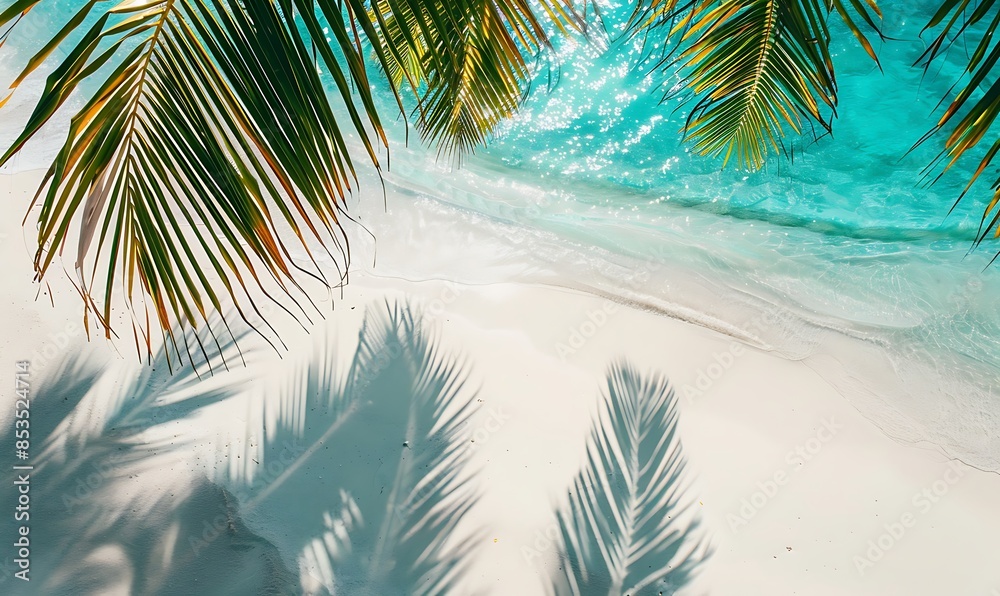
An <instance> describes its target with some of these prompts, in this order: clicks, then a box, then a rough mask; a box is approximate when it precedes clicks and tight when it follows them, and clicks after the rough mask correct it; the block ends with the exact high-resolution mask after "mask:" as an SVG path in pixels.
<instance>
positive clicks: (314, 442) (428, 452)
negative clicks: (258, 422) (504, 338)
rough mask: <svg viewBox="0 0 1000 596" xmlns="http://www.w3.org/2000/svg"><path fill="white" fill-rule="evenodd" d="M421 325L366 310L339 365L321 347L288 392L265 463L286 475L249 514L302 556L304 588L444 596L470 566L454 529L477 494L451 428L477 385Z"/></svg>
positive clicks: (457, 425) (390, 310) (461, 420)
mask: <svg viewBox="0 0 1000 596" xmlns="http://www.w3.org/2000/svg"><path fill="white" fill-rule="evenodd" d="M419 320H420V319H419V316H416V315H414V313H413V312H412V311H411V310H410V309H409V308H408V307H406V306H399V305H395V304H390V303H386V304H385V306H384V307H383V306H374V307H371V308H369V309H368V310H367V311H366V314H365V319H364V323H363V325H362V327H361V330H360V332H359V336H358V348H357V350H356V352H355V353H354V356H353V359H352V360H351V362H350V365H349V367H348V368H347V370H346V371H338V370H336V368H337V367H336V365H335V362H336V358H335V354H334V353H333V348H332V347H331V344H330V343H329V342H327V343H326V345H325V347H324V348H323V349H321V350H320V351H318V352H317V354H316V355H315V356H314V357H313V358H312V359H311V361H310V362H309V363H308V365H307V366H306V367H305V370H303V371H302V372H301V374H300V375H298V376H297V377H296V379H295V380H294V381H293V382H292V383H290V384H289V386H288V387H287V389H286V394H287V395H286V397H287V399H288V401H289V402H291V403H293V404H294V405H293V406H291V407H289V408H288V410H289V411H290V412H291V413H290V414H289V415H288V416H286V418H287V419H286V420H284V421H282V422H281V423H279V424H278V425H277V431H276V432H274V433H272V434H270V435H269V436H268V437H267V440H266V446H265V452H264V460H262V461H271V462H274V461H278V462H282V468H283V470H282V471H281V472H280V474H277V475H276V477H275V478H274V479H273V480H272V481H271V482H269V483H266V485H264V486H261V487H259V488H255V489H252V490H250V491H248V493H247V499H246V502H247V507H246V508H245V509H246V510H247V511H248V512H252V514H253V515H258V514H259V515H261V516H264V517H266V519H267V520H269V521H268V527H276V528H281V529H282V531H281V533H280V534H279V535H276V536H273V537H272V540H274V542H275V543H276V544H278V545H279V547H280V549H281V551H282V552H284V553H289V552H295V553H299V556H298V565H299V573H300V578H301V590H302V592H303V593H305V594H334V593H337V594H352V595H354V594H358V595H364V594H372V595H385V594H442V593H447V592H448V591H449V590H450V589H451V588H452V587H453V584H454V581H455V579H456V578H458V577H459V576H460V575H461V573H462V572H463V571H464V570H465V568H466V567H467V561H468V555H469V554H470V552H471V544H472V541H473V538H472V537H468V538H464V539H462V538H454V539H452V538H453V537H452V534H454V530H455V528H456V526H457V524H458V523H459V522H460V521H461V520H462V518H463V516H464V515H465V514H466V513H467V512H468V511H469V509H470V508H471V507H472V506H473V505H474V503H475V500H476V494H475V492H474V490H473V489H472V488H471V487H470V486H469V482H468V480H467V476H466V475H465V474H464V473H463V467H464V466H465V464H466V460H467V457H466V453H467V451H466V450H465V449H464V447H465V444H464V442H463V441H462V440H461V439H460V437H459V431H460V430H461V428H462V427H463V425H465V424H466V422H467V420H468V417H469V414H470V413H471V407H472V405H471V404H472V402H473V401H474V399H473V398H474V396H475V391H470V390H467V389H468V387H467V383H466V375H465V374H464V369H465V366H464V365H463V364H462V363H461V362H459V361H457V360H455V359H453V358H450V357H448V356H446V355H444V354H442V353H441V352H440V351H439V350H438V348H437V347H436V342H435V341H434V340H433V338H431V337H430V336H429V332H427V331H426V330H425V329H424V328H423V326H422V325H421V324H420V323H419ZM298 400H304V402H302V403H296V402H298ZM303 411H304V413H305V416H297V415H295V413H296V412H303ZM296 420H302V421H303V422H302V423H301V427H299V425H298V424H296V423H295V421H296ZM290 453H295V454H297V455H296V457H295V458H294V460H291V461H289V460H290V458H289V457H288V456H289V454H290ZM235 490H247V489H246V487H236V488H235ZM289 503H294V504H295V505H294V508H292V509H293V510H292V509H290V508H289V506H288V504H289ZM275 522H277V523H275ZM304 538H306V540H303V539H304Z"/></svg>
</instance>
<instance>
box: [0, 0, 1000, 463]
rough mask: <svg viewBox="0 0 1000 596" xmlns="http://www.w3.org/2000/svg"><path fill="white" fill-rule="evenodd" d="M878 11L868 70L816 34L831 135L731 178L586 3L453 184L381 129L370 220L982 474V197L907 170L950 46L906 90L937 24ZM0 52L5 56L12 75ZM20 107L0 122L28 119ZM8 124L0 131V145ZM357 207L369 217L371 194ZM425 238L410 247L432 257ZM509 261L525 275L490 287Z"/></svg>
mask: <svg viewBox="0 0 1000 596" xmlns="http://www.w3.org/2000/svg"><path fill="white" fill-rule="evenodd" d="M60 4H61V5H62V7H61V8H59V7H58V5H60ZM66 4H67V3H55V2H50V3H44V2H43V3H42V4H41V5H40V7H39V8H38V9H37V11H45V10H50V11H53V12H52V13H51V14H47V13H42V14H41V15H35V14H33V15H32V17H33V19H32V21H31V22H30V23H27V24H26V30H27V31H29V32H31V31H32V29H31V28H30V27H34V28H36V29H34V30H35V31H36V32H38V33H42V34H44V33H51V31H46V30H45V27H46V26H52V25H51V23H54V22H56V21H57V20H58V18H60V17H61V16H62V15H64V14H65V13H66V10H67V8H66V6H65V5H66ZM69 4H74V3H69ZM937 4H940V3H939V2H938V3H937ZM879 5H880V6H881V7H882V9H883V12H884V15H885V20H884V23H883V25H884V32H885V34H886V35H887V36H888V37H890V38H893V40H892V41H886V42H883V43H876V49H877V50H878V55H879V58H880V60H881V64H882V69H881V70H880V69H879V68H878V67H877V66H876V65H875V64H874V63H873V62H872V61H871V60H870V59H869V58H868V57H867V56H866V55H865V54H864V52H863V51H862V50H861V49H860V47H858V45H857V43H856V42H855V40H854V39H853V37H852V36H851V35H850V33H849V32H848V31H847V30H846V28H845V27H843V26H842V25H840V24H839V23H836V22H834V23H833V24H832V33H833V36H834V61H835V68H836V73H837V80H838V83H839V91H840V105H839V106H838V110H837V112H838V117H837V119H836V120H835V121H834V125H833V134H832V135H827V136H824V137H822V138H820V139H818V140H814V139H813V138H812V137H811V136H805V137H803V138H800V139H786V143H787V145H788V147H789V148H790V150H791V152H792V153H793V158H792V159H789V158H783V157H782V158H773V159H772V160H771V161H770V163H769V165H768V167H767V168H766V169H765V170H764V171H761V172H744V171H739V170H737V169H734V168H729V169H726V170H725V171H723V170H722V169H721V161H719V160H716V159H712V158H706V157H701V156H697V155H694V154H692V153H691V152H690V151H689V150H688V147H687V146H686V145H685V144H683V143H682V142H681V136H680V134H679V130H680V128H681V126H682V124H683V122H684V120H685V117H686V115H687V112H686V107H685V105H684V104H681V103H680V101H679V100H677V99H669V100H667V101H665V102H661V98H662V97H663V93H664V91H666V90H669V89H670V87H671V86H672V85H674V84H676V83H677V81H678V80H679V78H678V77H677V76H676V75H674V76H672V77H671V76H666V77H664V76H662V75H660V74H657V73H654V72H653V71H652V62H651V61H650V60H649V59H646V58H644V56H647V54H648V53H649V52H650V51H656V50H658V49H660V48H655V47H653V46H652V45H651V44H652V43H653V42H652V41H647V46H645V47H643V46H642V44H640V43H639V42H632V41H623V40H620V39H618V38H619V33H620V25H621V23H622V22H623V20H624V18H625V17H626V16H627V15H628V13H629V12H630V10H631V6H630V5H629V4H628V3H615V2H606V1H605V2H602V3H601V4H600V6H601V7H602V13H603V15H604V19H605V22H604V25H605V27H606V28H607V32H608V38H609V42H608V43H607V44H606V47H605V48H598V47H595V46H594V45H588V44H585V43H579V42H574V41H557V43H556V48H555V50H554V51H553V52H551V53H549V54H547V55H546V56H544V57H543V58H542V59H540V60H539V61H538V62H537V65H536V74H535V77H534V80H533V81H532V82H531V88H530V92H529V93H528V95H527V98H526V101H525V103H524V105H523V107H522V109H521V110H520V112H519V113H518V114H517V116H516V117H515V118H514V119H513V120H511V121H510V122H507V123H505V124H504V125H503V126H502V128H501V129H500V130H499V131H498V133H497V134H496V137H495V138H494V139H493V140H492V141H491V142H490V143H489V145H488V146H486V147H484V148H482V149H481V150H479V151H478V152H477V153H476V154H475V155H473V156H470V157H469V158H468V159H466V160H465V162H464V163H463V164H462V166H461V168H459V169H454V168H451V167H450V166H448V165H447V164H445V165H442V164H437V165H435V161H434V157H435V151H434V149H433V148H427V147H422V146H420V143H419V142H418V141H416V140H415V138H416V135H415V133H414V132H413V130H412V129H411V131H410V140H409V144H408V145H406V146H404V144H403V139H404V130H403V125H402V124H398V125H396V126H395V127H394V128H393V129H392V131H391V133H392V137H393V140H394V141H395V144H394V146H393V148H392V154H391V155H392V157H391V167H390V169H389V173H388V174H387V176H386V180H387V182H388V184H389V189H390V193H389V195H388V203H387V205H388V206H387V210H388V211H389V212H393V210H395V211H396V212H400V211H405V210H406V206H405V205H402V204H401V203H405V202H406V201H411V200H412V201H415V202H416V201H422V202H424V203H428V202H429V203H431V204H433V205H434V209H435V211H434V213H435V214H436V218H437V220H436V221H435V222H434V225H436V226H440V227H441V228H443V229H449V228H450V229H451V230H452V232H453V234H452V238H454V239H455V241H462V242H467V241H470V240H469V238H474V239H475V240H476V241H477V242H484V243H487V244H489V245H490V246H491V249H490V251H491V255H492V257H491V258H492V259H493V265H494V266H493V267H492V269H491V271H493V272H499V273H494V274H491V275H493V277H489V276H486V277H484V279H487V278H488V279H497V278H498V277H503V276H505V275H506V276H508V277H514V278H518V279H524V280H529V281H543V282H552V283H560V284H563V285H572V286H576V287H580V288H585V289H588V290H590V291H595V292H600V293H603V294H607V295H610V296H613V297H617V298H619V299H624V300H628V301H632V302H634V303H636V304H639V305H642V306H644V307H648V308H652V309H656V310H659V311H661V312H664V313H666V314H669V315H671V316H677V317H680V318H684V319H687V320H691V321H692V322H695V323H699V324H703V325H706V326H710V327H713V328H715V329H717V330H719V331H721V332H724V333H730V334H733V335H736V336H738V337H741V338H744V339H746V340H747V341H749V342H751V343H753V344H755V345H757V346H759V347H760V348H761V349H766V350H773V351H775V352H778V353H780V354H783V355H785V356H787V357H789V358H795V359H802V360H805V361H806V362H807V363H808V364H809V365H810V366H812V367H813V368H815V369H816V370H817V371H818V372H819V373H820V374H822V375H823V376H824V378H826V379H827V380H828V381H829V382H831V383H833V384H835V385H837V386H838V388H840V389H841V390H842V391H843V392H844V394H845V395H846V396H847V397H848V399H851V400H852V402H853V403H855V404H856V405H857V407H858V408H859V409H860V410H861V411H862V412H863V413H865V414H866V415H867V416H869V417H870V418H871V419H872V420H873V421H875V422H876V423H877V424H879V425H880V426H881V427H882V428H884V429H885V430H886V432H888V433H890V434H892V435H893V436H895V437H897V438H899V439H901V440H907V441H914V442H928V443H929V444H933V445H937V446H940V447H942V448H944V449H946V450H947V451H948V452H949V453H952V454H953V455H956V456H959V457H962V458H963V459H965V460H966V461H968V462H969V463H972V464H975V465H978V466H982V467H986V468H990V469H994V470H1000V441H997V440H995V439H993V437H996V436H998V435H1000V433H998V430H1000V403H998V401H997V399H996V397H995V396H994V393H993V386H994V384H995V381H996V379H997V373H998V371H1000V349H998V348H1000V346H998V343H997V341H998V340H997V338H998V337H1000V309H997V308H996V306H995V305H994V304H992V300H991V297H993V296H998V295H1000V271H998V266H997V265H995V266H993V267H989V266H988V265H989V263H990V260H991V259H992V258H993V257H994V255H995V254H996V252H997V251H1000V241H995V242H987V243H985V244H984V245H983V246H982V247H980V248H978V249H976V250H972V244H973V239H974V237H975V236H976V233H977V231H978V229H979V224H980V219H981V216H982V212H983V208H984V206H985V205H986V203H987V202H988V200H989V198H990V196H991V192H990V190H989V188H987V187H986V186H985V185H984V186H982V187H981V188H978V189H976V190H975V191H974V192H972V193H971V195H970V196H969V197H968V199H967V200H966V201H964V202H963V203H961V204H959V205H958V206H957V208H956V209H955V210H954V211H953V212H952V213H951V214H949V209H950V208H951V207H952V205H953V203H954V201H955V199H956V197H957V196H958V194H959V192H960V191H961V189H962V187H963V185H964V184H965V182H966V181H967V180H968V177H969V175H970V173H971V168H972V167H974V166H975V165H976V164H975V163H965V164H959V165H958V166H956V167H955V168H953V170H952V171H951V172H950V173H949V174H948V175H947V176H945V177H944V178H943V179H942V180H940V181H939V182H937V183H936V184H933V185H928V184H927V180H926V179H924V178H923V177H922V174H921V172H922V170H923V169H924V168H925V166H927V165H928V164H929V163H930V162H931V161H932V160H933V158H934V157H935V156H936V155H937V153H938V151H939V150H940V147H941V142H942V140H941V139H940V138H934V139H931V140H930V141H929V142H927V143H925V144H924V145H921V146H920V147H917V148H916V149H914V150H912V151H911V148H913V146H914V144H915V143H916V141H917V140H918V139H920V138H921V137H922V136H923V135H924V134H925V133H926V132H927V131H928V130H929V128H930V127H931V126H932V124H933V123H934V122H935V121H936V118H935V115H939V114H940V107H939V102H940V100H941V99H942V97H944V96H945V95H946V94H947V92H948V90H949V87H950V86H951V85H952V84H953V83H954V82H955V80H956V79H957V77H959V76H960V74H961V69H962V68H963V66H964V65H965V64H966V63H967V61H968V57H967V53H966V52H965V51H964V50H963V49H962V48H961V47H960V46H957V47H956V49H955V50H954V51H953V52H952V54H949V55H948V56H946V57H945V59H944V60H942V61H941V62H939V63H938V64H936V65H935V67H934V68H933V69H932V70H931V71H930V72H929V73H925V72H924V71H923V70H922V69H920V68H919V67H914V66H913V63H914V62H915V61H917V59H918V58H919V56H920V55H921V53H922V52H923V50H924V49H925V48H926V45H927V43H928V41H929V40H930V39H932V37H931V35H930V34H925V35H924V38H923V39H921V37H920V33H921V28H922V27H923V25H924V24H925V23H926V21H927V20H928V18H929V17H930V15H931V11H932V9H933V7H934V5H935V3H933V2H927V1H924V0H920V1H907V2H903V1H900V0H893V1H888V0H882V1H880V2H879ZM59 11H62V12H59ZM14 43H15V49H14V50H8V49H7V48H5V49H4V50H3V55H4V56H17V59H18V61H21V60H23V59H24V58H25V55H24V54H23V53H22V54H21V55H17V54H18V53H17V50H16V40H15V42H14ZM3 60H6V58H3ZM9 67H10V65H9V64H4V65H2V69H0V70H3V71H4V72H0V75H3V76H7V74H8V72H9V71H10V70H11V69H10V68H9ZM382 99H383V100H385V106H386V107H387V108H389V107H390V102H389V101H388V97H387V94H386V93H383V94H382ZM20 101H21V104H17V102H14V104H13V109H15V110H27V109H30V102H29V101H27V100H20ZM3 118H7V117H6V116H4V117H3ZM11 122H12V121H8V122H7V123H3V122H2V121H0V141H3V142H7V141H8V140H9V138H10V135H11V134H12V127H13V125H12V124H11ZM998 132H1000V131H998ZM57 140H58V134H57V133H55V132H54V133H52V135H51V138H50V139H47V140H46V139H43V140H42V141H41V142H40V143H39V144H37V145H36V148H35V149H33V150H34V151H36V152H38V154H39V155H43V154H44V153H45V152H46V148H45V147H46V145H45V143H55V142H57ZM52 146H54V145H52ZM970 161H974V159H973V160H970ZM19 163H20V164H21V165H20V166H19V167H22V168H28V167H37V166H38V165H39V164H37V163H35V162H33V161H32V160H31V159H30V158H29V157H24V158H22V161H21V162H19ZM15 166H17V164H15ZM989 177H990V176H989V175H987V176H984V178H989ZM372 202H374V203H377V206H378V208H380V209H381V208H382V196H381V194H379V196H378V197H377V198H375V199H372ZM406 221H407V222H408V223H409V222H411V221H414V219H413V218H410V219H407V220H406ZM458 226H479V227H478V228H477V229H476V230H470V229H466V228H463V229H462V230H461V232H457V231H455V228H456V227H458ZM402 227H403V225H402V224H400V228H399V229H398V230H396V231H399V230H402ZM371 229H372V231H373V232H374V233H375V235H376V236H378V235H379V233H382V234H393V233H395V232H394V230H393V228H391V227H384V226H383V227H382V228H379V227H378V226H373V227H372V228H371ZM380 229H381V232H380ZM436 229H437V228H435V230H436ZM405 233H406V234H408V237H411V238H412V237H415V236H419V235H420V232H419V230H414V229H412V228H410V229H407V230H406V231H405ZM433 233H434V234H435V236H434V238H432V239H431V238H425V239H423V242H427V243H430V242H444V241H445V238H446V236H445V235H441V234H438V233H437V232H436V231H435V232H433ZM463 238H465V240H463ZM455 250H456V251H460V252H462V251H464V250H465V249H464V247H461V246H457V247H456V248H455ZM456 258H457V257H456ZM515 259H523V260H526V261H530V263H529V264H528V265H526V266H524V267H520V268H517V267H510V268H508V269H504V268H502V267H497V266H496V264H497V263H502V262H504V261H505V260H506V261H512V260H515ZM418 261H419V259H417V258H415V264H414V267H415V268H419V263H418ZM389 266H390V267H391V266H392V265H389ZM377 269H378V268H377V267H376V270H377ZM509 271H514V272H515V273H504V272H509ZM411 274H412V275H414V276H419V274H420V273H419V272H411ZM761 321H764V324H761Z"/></svg>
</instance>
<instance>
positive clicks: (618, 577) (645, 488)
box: [553, 363, 704, 595]
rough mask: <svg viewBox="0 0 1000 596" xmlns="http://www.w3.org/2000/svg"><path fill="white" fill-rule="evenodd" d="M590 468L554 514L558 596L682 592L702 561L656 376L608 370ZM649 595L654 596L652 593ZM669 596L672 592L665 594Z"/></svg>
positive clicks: (673, 427)
mask: <svg viewBox="0 0 1000 596" xmlns="http://www.w3.org/2000/svg"><path fill="white" fill-rule="evenodd" d="M607 377H608V378H607V383H608V387H607V392H606V393H605V394H604V398H603V408H602V410H601V413H600V416H599V419H598V420H595V422H594V427H593V430H592V431H591V433H590V440H589V442H588V446H587V456H588V457H587V464H588V465H587V467H586V468H585V469H584V470H583V471H581V472H580V474H579V475H578V476H577V478H576V480H575V481H574V484H573V491H572V493H571V495H570V502H569V505H568V507H567V508H566V509H565V510H563V511H561V512H560V514H559V527H560V532H561V537H562V539H561V545H560V557H561V558H562V560H563V563H564V564H563V565H562V570H563V574H564V575H563V576H562V577H560V578H557V579H556V581H555V585H554V588H553V589H554V592H555V593H557V594H574V595H582V594H597V593H602V594H644V593H646V591H647V590H652V589H653V587H654V586H658V587H659V588H661V590H662V588H664V587H665V586H667V585H669V586H672V587H673V588H679V587H680V586H683V585H685V584H686V583H687V582H688V581H689V579H690V575H691V573H693V571H694V569H695V568H696V567H697V565H698V564H699V563H700V561H701V560H702V559H703V557H704V554H702V553H700V552H699V551H700V550H701V549H700V542H701V541H700V539H698V538H697V537H694V533H695V532H696V531H697V527H698V521H697V520H695V521H694V522H691V523H686V522H683V521H681V520H683V519H684V518H683V517H680V518H679V517H678V516H679V515H681V514H682V513H683V511H684V510H685V509H686V508H687V503H686V502H685V498H684V495H683V490H684V487H683V486H682V482H683V478H684V470H685V462H684V457H683V452H682V450H681V445H680V442H679V439H678V437H677V436H676V433H677V410H676V407H677V402H676V399H675V397H674V392H673V390H672V389H671V388H670V386H669V384H668V382H667V380H666V379H665V378H663V377H662V376H652V377H649V376H645V375H642V374H640V373H639V372H638V371H636V370H635V369H634V368H633V367H632V366H630V365H628V364H626V363H618V364H615V365H613V366H612V367H611V369H610V370H609V372H608V375H607ZM651 593H656V592H655V591H653V592H651ZM671 593H672V592H671Z"/></svg>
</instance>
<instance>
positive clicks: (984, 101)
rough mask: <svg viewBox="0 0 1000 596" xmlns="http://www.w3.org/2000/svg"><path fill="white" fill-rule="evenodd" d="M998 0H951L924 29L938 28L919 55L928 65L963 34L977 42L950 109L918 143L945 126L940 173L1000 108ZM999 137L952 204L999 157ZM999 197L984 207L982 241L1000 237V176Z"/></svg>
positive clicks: (974, 143)
mask: <svg viewBox="0 0 1000 596" xmlns="http://www.w3.org/2000/svg"><path fill="white" fill-rule="evenodd" d="M998 6H1000V5H998V3H997V2H996V0H977V1H975V2H973V1H972V0H945V1H944V2H942V3H941V6H940V8H939V9H938V11H937V12H936V13H935V14H934V16H933V17H931V19H930V21H928V23H927V26H926V27H925V28H924V31H929V30H933V29H936V30H937V36H936V37H935V38H934V39H933V41H931V43H930V44H929V45H928V47H927V49H926V50H925V51H924V53H923V55H921V57H920V58H919V59H918V60H917V64H922V65H923V66H924V67H925V69H926V68H930V66H931V65H932V64H933V63H934V62H935V61H936V60H937V59H939V58H940V57H941V56H942V55H944V53H945V52H946V51H947V50H948V49H949V48H950V47H951V45H952V44H953V43H954V42H955V41H956V40H959V39H961V40H962V43H963V44H965V45H966V47H968V48H971V49H972V51H971V53H970V54H969V58H968V65H967V66H966V68H965V73H964V75H965V78H964V79H963V80H962V82H961V84H958V82H956V86H955V87H953V88H952V89H950V90H949V94H951V92H952V90H956V89H957V92H955V93H954V96H953V97H952V98H951V101H950V103H949V104H948V107H947V108H946V109H945V112H944V114H943V115H942V116H941V118H940V119H939V120H938V122H937V123H936V124H935V125H934V127H933V128H932V129H931V130H930V131H929V132H928V133H927V134H926V135H925V136H924V138H922V139H921V140H920V141H919V142H918V144H920V143H923V142H925V141H927V140H928V139H930V138H932V137H934V136H936V135H937V133H939V132H940V131H942V130H944V129H950V130H948V131H946V133H947V137H946V138H945V140H944V148H943V149H942V150H941V153H940V154H939V155H938V157H937V159H935V160H934V162H933V163H932V164H930V166H929V167H928V168H927V170H925V173H927V174H929V173H930V172H932V171H933V170H935V169H937V170H938V175H937V178H940V177H941V176H943V175H944V174H945V173H946V172H947V171H948V170H949V169H951V167H952V166H954V165H955V163H957V162H958V161H959V160H961V159H962V158H963V157H964V156H965V155H966V154H970V153H972V152H973V150H974V149H976V148H977V147H978V146H979V144H980V142H982V141H983V139H984V138H987V137H988V136H989V135H990V129H991V128H992V126H993V124H994V123H995V122H996V118H997V114H1000V80H998V79H997V77H996V74H995V70H994V69H995V68H996V67H997V64H998V61H1000V44H998V43H996V42H995V40H994V37H995V35H994V34H995V33H996V31H997V28H998V26H1000V10H997V8H998ZM992 138H993V139H994V140H993V142H992V143H991V144H990V146H989V148H987V149H986V151H985V153H982V154H981V155H980V157H979V165H978V167H977V168H976V170H975V172H974V173H973V175H972V177H971V178H970V179H969V181H968V183H967V184H966V186H965V188H964V189H963V190H962V192H961V194H960V195H959V196H958V198H957V199H956V201H955V204H954V205H952V210H954V209H955V207H956V206H957V205H958V203H960V202H961V201H962V199H963V198H964V197H965V196H966V195H967V194H968V193H969V191H970V190H971V189H972V187H973V185H974V184H975V183H976V182H977V181H978V180H979V178H980V176H982V174H983V172H985V171H986V169H987V168H988V167H989V166H990V164H992V163H993V159H994V158H995V157H996V155H997V152H998V151H1000V138H998V137H996V135H995V133H994V135H993V137H992ZM991 188H992V190H993V198H992V200H991V201H990V202H989V203H988V204H987V205H986V208H985V209H984V211H983V217H982V222H981V224H980V229H979V233H978V234H977V236H976V240H975V243H976V244H980V243H981V242H983V241H984V240H985V239H986V238H987V237H988V236H990V235H991V234H992V235H993V237H995V238H996V237H1000V209H997V205H998V204H1000V177H998V178H995V179H994V180H993V181H992V183H991Z"/></svg>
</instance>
